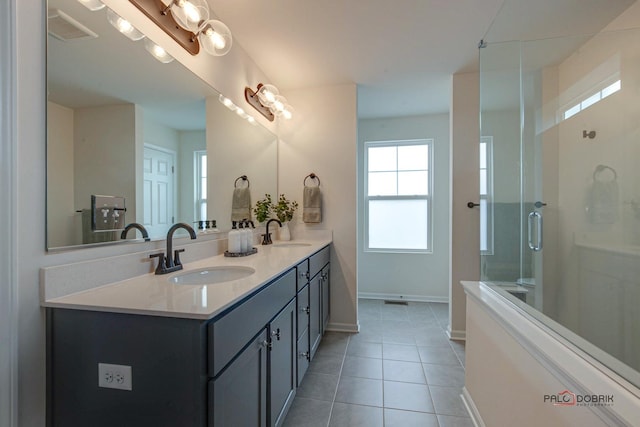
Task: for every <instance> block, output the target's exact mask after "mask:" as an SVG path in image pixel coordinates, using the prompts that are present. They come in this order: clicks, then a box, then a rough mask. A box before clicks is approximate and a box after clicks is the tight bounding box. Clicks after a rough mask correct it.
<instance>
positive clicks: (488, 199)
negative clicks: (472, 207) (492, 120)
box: [478, 136, 494, 255]
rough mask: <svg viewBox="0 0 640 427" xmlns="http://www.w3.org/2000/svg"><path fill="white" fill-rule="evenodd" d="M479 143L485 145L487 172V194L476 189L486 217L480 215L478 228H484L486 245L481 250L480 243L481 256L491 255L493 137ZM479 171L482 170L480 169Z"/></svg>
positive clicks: (482, 138) (485, 137)
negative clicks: (484, 204) (484, 207)
mask: <svg viewBox="0 0 640 427" xmlns="http://www.w3.org/2000/svg"><path fill="white" fill-rule="evenodd" d="M480 143H483V144H486V147H487V152H486V157H487V167H486V168H485V169H486V171H487V193H486V194H482V192H481V191H480V188H478V192H479V193H480V203H483V202H484V203H486V206H487V208H486V212H487V217H486V218H483V217H482V215H480V221H481V222H480V227H482V225H483V223H484V225H485V227H486V235H487V245H486V249H482V241H480V253H481V254H482V255H493V242H494V238H493V230H494V218H493V137H492V136H482V137H480ZM478 166H480V165H478ZM480 170H482V168H480Z"/></svg>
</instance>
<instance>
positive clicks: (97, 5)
mask: <svg viewBox="0 0 640 427" xmlns="http://www.w3.org/2000/svg"><path fill="white" fill-rule="evenodd" d="M78 3H80V4H81V5H83V6H84V7H86V8H87V9H89V10H90V11H92V12H95V11H96V10H101V9H104V8H105V7H106V5H105V4H104V3H102V2H101V1H100V0H78Z"/></svg>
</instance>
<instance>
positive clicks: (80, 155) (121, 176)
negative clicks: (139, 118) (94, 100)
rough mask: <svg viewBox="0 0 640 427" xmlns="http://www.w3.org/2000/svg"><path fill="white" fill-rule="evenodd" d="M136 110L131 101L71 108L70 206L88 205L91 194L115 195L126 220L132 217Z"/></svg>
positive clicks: (88, 206) (134, 195) (134, 180)
mask: <svg viewBox="0 0 640 427" xmlns="http://www.w3.org/2000/svg"><path fill="white" fill-rule="evenodd" d="M136 110H137V109H136V106H135V105H133V104H124V105H109V106H101V107H87V108H77V109H75V110H74V131H73V136H74V157H73V171H74V176H75V180H74V193H75V196H74V205H73V206H74V207H75V208H74V209H89V208H90V207H91V195H92V194H102V195H107V196H119V197H124V198H125V203H126V207H127V212H126V217H127V221H129V220H130V219H131V220H132V219H134V218H136V206H135V203H134V201H135V200H136V179H135V170H136V150H135V147H136ZM115 123H117V126H114V124H115ZM113 165H118V168H114V167H113Z"/></svg>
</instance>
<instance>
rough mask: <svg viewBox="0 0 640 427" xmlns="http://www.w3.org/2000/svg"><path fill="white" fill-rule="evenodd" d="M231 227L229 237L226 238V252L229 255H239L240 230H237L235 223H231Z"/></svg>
mask: <svg viewBox="0 0 640 427" xmlns="http://www.w3.org/2000/svg"><path fill="white" fill-rule="evenodd" d="M231 224H232V226H231V230H230V231H229V237H228V238H227V240H228V249H227V250H228V251H229V252H230V253H234V254H237V253H240V252H241V245H240V239H241V237H240V230H238V229H237V227H236V224H237V222H236V221H232V223H231Z"/></svg>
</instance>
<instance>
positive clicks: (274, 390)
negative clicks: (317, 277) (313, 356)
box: [269, 299, 297, 426]
mask: <svg viewBox="0 0 640 427" xmlns="http://www.w3.org/2000/svg"><path fill="white" fill-rule="evenodd" d="M269 329H270V333H271V353H270V356H269V357H270V362H269V363H270V367H271V370H270V372H269V378H270V383H269V396H270V402H271V404H270V418H271V422H270V425H271V426H280V425H281V424H282V422H283V421H284V415H285V414H286V413H287V411H288V409H289V406H291V403H292V402H293V397H294V396H295V390H296V341H297V333H296V300H295V299H294V300H292V301H291V302H290V303H289V304H288V305H287V306H286V307H285V308H284V310H282V311H281V312H280V314H278V316H277V317H276V318H275V319H273V321H272V322H271V323H270V324H269Z"/></svg>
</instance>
